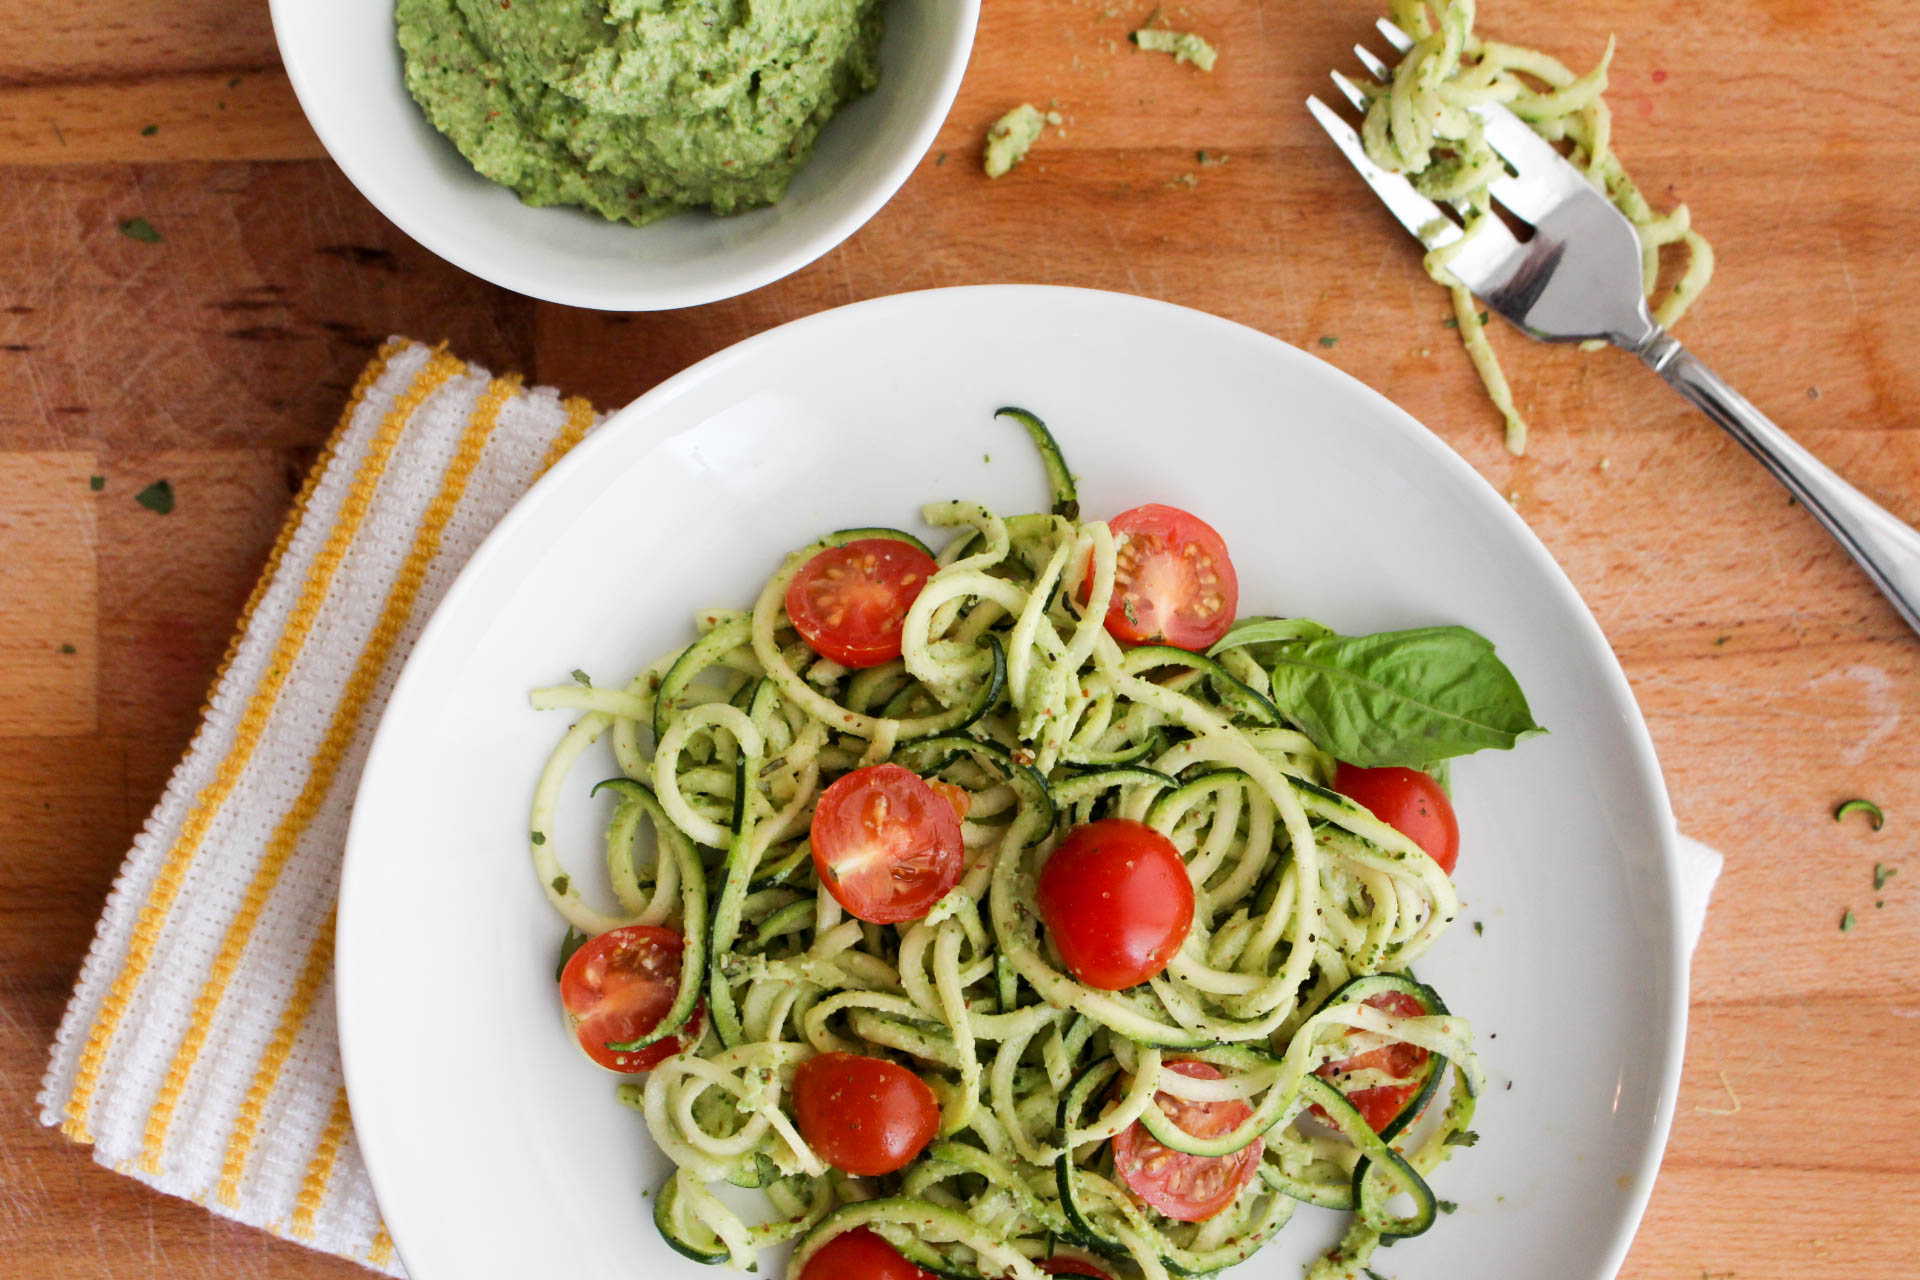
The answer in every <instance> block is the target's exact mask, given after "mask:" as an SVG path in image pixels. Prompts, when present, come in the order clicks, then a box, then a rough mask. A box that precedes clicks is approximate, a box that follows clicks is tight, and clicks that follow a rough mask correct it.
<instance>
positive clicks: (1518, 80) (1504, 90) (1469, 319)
mask: <svg viewBox="0 0 1920 1280" xmlns="http://www.w3.org/2000/svg"><path fill="white" fill-rule="evenodd" d="M1474 9H1475V0H1392V13H1393V21H1394V24H1395V25H1396V26H1398V27H1399V28H1400V29H1401V30H1402V31H1404V32H1406V33H1407V35H1409V36H1411V37H1412V38H1413V40H1414V46H1413V48H1412V49H1411V50H1410V51H1409V52H1408V53H1407V54H1406V55H1405V56H1404V57H1403V58H1402V59H1401V60H1400V62H1399V64H1398V65H1397V66H1396V67H1395V68H1394V69H1393V79H1392V82H1391V83H1390V84H1388V85H1386V86H1383V87H1380V88H1374V87H1373V86H1362V88H1363V91H1367V92H1368V93H1369V99H1370V100H1369V102H1368V104H1367V116H1366V121H1365V123H1364V124H1363V126H1362V128H1361V138H1362V141H1363V142H1364V143H1365V145H1366V149H1367V154H1368V156H1370V157H1371V158H1372V159H1373V161H1374V163H1376V164H1378V165H1380V166H1381V167H1382V168H1384V169H1387V170H1389V171H1391V172H1394V173H1402V174H1405V175H1406V176H1407V178H1408V179H1409V180H1410V181H1411V182H1412V183H1413V185H1414V188H1415V189H1416V190H1418V191H1419V192H1420V193H1421V194H1422V195H1424V196H1426V197H1428V198H1429V199H1431V200H1436V201H1441V202H1444V203H1448V204H1451V205H1452V206H1453V207H1454V208H1455V209H1456V210H1458V211H1459V213H1460V215H1461V218H1462V220H1463V221H1464V223H1465V225H1466V229H1467V237H1466V239H1461V240H1456V241H1454V242H1453V243H1452V244H1450V245H1447V246H1445V247H1444V248H1440V249H1436V250H1434V251H1433V252H1432V253H1429V254H1428V255H1427V259H1426V267H1427V272H1428V274H1430V275H1431V276H1432V277H1433V278H1434V280H1436V281H1437V282H1439V283H1440V284H1442V285H1444V286H1446V287H1447V289H1448V290H1449V291H1450V293H1451V294H1452V299H1453V322H1454V324H1455V325H1457V326H1458V328H1459V331H1460V340H1461V342H1462V343H1464V344H1465V346H1466V350H1467V354H1468V356H1469V357H1470V358H1471V359H1472V361H1473V366H1474V369H1475V371H1476V372H1477V373H1479V375H1480V380H1481V382H1482V384H1483V385H1484V386H1485V387H1486V389H1487V395H1488V397H1489V398H1490V399H1491V400H1492V401H1493V403H1494V406H1495V407H1496V408H1498V409H1499V410H1500V415H1501V417H1502V418H1503V419H1505V421H1506V435H1507V448H1508V450H1510V451H1511V452H1513V453H1514V454H1520V453H1524V452H1525V451H1526V445H1527V423H1526V420H1525V419H1524V418H1523V417H1522V416H1521V414H1520V411H1519V409H1518V408H1517V407H1516V406H1515V404H1514V400H1513V390H1512V387H1511V386H1510V385H1509V383H1508V382H1507V376H1506V373H1505V371H1504V370H1503V369H1502V368H1501V367H1500V360H1499V357H1498V356H1497V355H1496V354H1495V353H1494V349H1493V345H1492V343H1490V342H1489V341H1488V340H1487V335H1486V331H1485V328H1486V327H1485V325H1484V324H1483V323H1482V321H1481V319H1480V315H1481V314H1482V313H1481V312H1480V310H1479V308H1478V306H1477V305H1476V304H1475V302H1474V299H1473V295H1472V294H1471V293H1470V292H1468V290H1467V289H1466V288H1465V287H1464V286H1462V285H1461V284H1460V282H1459V281H1458V280H1456V279H1454V278H1453V276H1452V275H1451V273H1449V272H1448V270H1447V263H1448V261H1450V260H1451V259H1452V258H1453V256H1454V255H1455V254H1457V253H1459V252H1460V250H1461V247H1462V246H1463V245H1464V244H1465V243H1466V242H1467V239H1471V237H1472V236H1473V234H1474V232H1475V230H1476V229H1477V228H1479V227H1481V226H1483V225H1485V222H1486V220H1487V219H1488V218H1489V217H1492V216H1494V215H1493V212H1492V209H1493V197H1492V195H1491V194H1490V193H1489V191H1488V187H1489V185H1490V184H1491V183H1492V182H1493V181H1495V180H1496V179H1498V178H1500V177H1501V176H1503V174H1504V172H1505V170H1504V169H1503V167H1502V163H1501V160H1500V157H1499V156H1498V155H1497V154H1496V153H1495V152H1494V150H1493V148H1492V147H1490V146H1488V145H1487V142H1486V139H1485V138H1484V137H1483V136H1482V132H1481V128H1480V123H1479V121H1478V120H1476V119H1475V118H1474V116H1473V114H1472V112H1471V111H1470V110H1468V108H1470V107H1473V106H1476V105H1478V104H1480V103H1486V102H1497V103H1500V104H1502V105H1503V106H1505V107H1506V108H1507V109H1508V110H1510V111H1512V112H1513V113H1514V114H1515V115H1517V116H1519V117H1520V118H1521V119H1522V120H1524V121H1526V122H1527V123H1528V124H1529V125H1531V126H1532V127H1533V129H1534V131H1535V132H1536V133H1538V134H1539V135H1540V136H1541V137H1543V138H1545V139H1547V141H1549V142H1554V143H1565V144H1566V151H1567V157H1568V159H1570V160H1571V161H1572V162H1573V163H1574V164H1575V165H1576V166H1577V167H1578V168H1579V169H1580V170H1581V171H1582V172H1584V173H1585V174H1586V175H1587V177H1588V179H1589V180H1590V181H1591V182H1592V183H1593V184H1594V185H1595V186H1596V187H1599V188H1600V189H1601V190H1602V191H1604V192H1605V193H1606V195H1607V197H1608V199H1610V200H1611V201H1612V202H1613V205H1614V207H1615V208H1617V209H1618V210H1620V212H1621V213H1622V214H1624V215H1625V216H1626V219H1627V221H1628V222H1630V223H1632V224H1633V228H1634V231H1635V232H1636V233H1637V234H1638V235H1639V237H1640V272H1641V287H1642V289H1643V290H1644V291H1645V293H1646V295H1647V299H1648V301H1649V303H1652V304H1653V318H1654V319H1655V321H1657V322H1658V323H1659V324H1660V325H1661V326H1662V327H1665V328H1672V327H1673V326H1674V325H1675V324H1677V323H1679V321H1680V318H1681V317H1682V316H1684V315H1685V314H1686V312H1687V309H1688V308H1689V307H1691V306H1692V305H1693V303H1694V301H1695V300H1696V299H1698V298H1699V296H1700V295H1701V293H1703V292H1704V291H1705V290H1706V287H1707V282H1708V281H1709V280H1711V279H1712V278H1713V262H1714V259H1713V246H1712V245H1711V244H1709V243H1708V242H1707V239H1706V237H1705V236H1703V235H1701V234H1700V233H1699V232H1698V231H1695V230H1694V229H1693V222H1692V217H1691V215H1690V214H1689V213H1688V211H1687V206H1686V205H1684V204H1681V205H1677V206H1675V207H1674V208H1673V209H1672V210H1671V211H1670V212H1668V213H1664V214H1661V213H1656V212H1654V209H1653V206H1652V205H1651V204H1649V203H1648V201H1647V198H1646V196H1645V195H1644V194H1643V193H1642V192H1641V190H1640V188H1639V186H1638V185H1636V184H1635V183H1634V181H1633V179H1632V178H1631V177H1630V176H1629V175H1628V173H1627V170H1626V167H1625V166H1624V165H1622V164H1621V162H1620V157H1619V156H1618V155H1617V154H1616V153H1615V152H1614V150H1613V112H1612V109H1611V108H1610V107H1608V105H1607V101H1606V98H1605V96H1604V95H1605V93H1606V90H1607V73H1608V70H1609V68H1610V67H1611V65H1612V63H1613V53H1614V45H1613V41H1612V40H1609V41H1608V42H1607V50H1606V53H1605V54H1603V55H1602V56H1601V59H1600V64H1599V65H1598V66H1596V67H1595V68H1594V69H1593V70H1592V71H1589V72H1587V73H1586V74H1585V75H1575V74H1574V73H1573V72H1572V71H1571V70H1569V69H1568V68H1567V67H1566V66H1565V65H1564V64H1562V63H1561V62H1559V61H1558V60H1557V59H1555V58H1551V57H1549V56H1547V55H1546V54H1544V53H1539V52H1536V51H1535V50H1532V49H1525V48H1521V47H1520V46H1518V45H1511V44H1503V43H1501V42H1500V41H1498V40H1485V39H1482V38H1481V37H1480V36H1478V35H1476V34H1474V31H1473V22H1474ZM1669 247H1675V248H1678V249H1681V250H1684V252H1685V255H1686V257H1685V266H1684V267H1683V268H1682V270H1681V272H1680V275H1679V277H1678V278H1677V279H1676V280H1675V281H1674V283H1673V286H1672V288H1671V289H1669V290H1668V291H1667V293H1666V295H1665V296H1664V297H1661V298H1659V299H1658V300H1657V301H1656V299H1655V295H1656V294H1657V293H1658V291H1659V280H1660V259H1661V251H1662V250H1664V249H1667V248H1669ZM1603 345H1605V344H1604V343H1590V344H1587V346H1586V349H1587V350H1596V349H1598V347H1600V346H1603Z"/></svg>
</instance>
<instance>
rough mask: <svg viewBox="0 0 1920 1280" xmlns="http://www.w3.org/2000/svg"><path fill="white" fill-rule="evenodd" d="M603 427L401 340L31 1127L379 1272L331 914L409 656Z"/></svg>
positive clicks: (331, 463)
mask: <svg viewBox="0 0 1920 1280" xmlns="http://www.w3.org/2000/svg"><path fill="white" fill-rule="evenodd" d="M596 421H597V419H596V417H595V414H594V410H593V407H592V406H591V405H590V404H588V403H587V402H586V401H584V400H578V399H572V400H563V399H561V398H560V397H559V396H558V395H556V394H555V393H553V392H552V391H548V390H534V391H529V390H526V389H525V388H523V387H522V386H521V385H520V382H519V380H518V379H517V378H515V377H511V376H509V377H502V378H493V377H490V376H489V375H488V374H487V373H486V371H485V370H482V369H476V368H473V367H472V366H470V365H466V364H463V363H462V362H461V361H459V360H457V359H455V358H454V357H453V356H451V355H449V354H448V353H447V352H446V351H444V350H435V349H433V348H430V347H426V346H422V345H420V344H418V343H414V342H408V341H405V340H401V339H395V340H393V341H391V342H389V343H388V344H387V346H386V347H385V348H383V349H382V350H381V352H380V354H379V356H378V358H377V359H375V360H374V362H373V363H372V364H371V365H370V366H369V367H368V368H367V370H366V372H365V374H363V375H362V377H361V379H360V381H359V384H358V385H357V386H356V387H355V388H354V392H353V397H352V400H351V401H350V402H349V404H348V406H347V409H346V413H345V415H344V416H343V418H342V420H341V423H340V426H339V428H338V429H337V430H336V432H335V433H334V437H333V439H332V440H331V441H330V442H329V444H328V446H327V449H326V451H325V452H324V453H323V454H322V455H321V457H320V459H319V461H318V462H317V463H316V464H315V466H314V468H313V471H312V474H311V475H310V476H309V477H308V478H307V482H306V486H305V488H304V489H303V490H302V491H301V494H300V497H299V499H298V501H297V503H296V504H295V507H294V510H293V514H292V515H291V517H289V519H288V521H287V524H286V527H285V528H284V529H283V530H282V532H281V534H280V538H279V541H278V543H277V544H276V545H275V546H274V549H273V554H272V557H271V558H270V559H269V560H268V562H267V568H266V571H265V573H264V574H263V576H262V578H261V580H260V584H259V586H258V587H256V588H255V590H254V594H253V598H252V599H251V600H250V601H249V602H248V604H247V610H246V613H245V615H244V616H243V617H242V619H241V623H240V628H239V632H238V635H237V636H236V638H235V640H234V642H233V644H232V647H231V648H230V649H229V650H228V653H227V658H226V662H225V664H224V666H223V667H222V669H221V672H220V675H219V677H218V679H217V681H216V683H215V685H214V689H213V693H212V695H211V697H210V699H209V702H208V706H207V709H206V712H205V718H204V721H203V723H202V724H201V727H200V730H199V732H198V733H197V734H196V735H195V737H194V740H193V745H192V747H191V748H190V749H189V751H188V753H187V756H186V759H185V760H183V761H182V762H181V764H180V766H179V768H177V769H176V770H175V771H174V773H173V777H172V779H171V780H170V781H169V782H168V784H167V789H166V792H165V794H164V795H163V796H162V797H161V799H160V802H159V804H158V805H157V806H156V807H155V809H154V811H153V813H152V815H151V816H150V817H149V818H148V819H147V822H146V826H145V828H144V829H143V830H142V831H141V833H140V834H139V836H138V837H136V838H135V840H134V847H133V851H132V852H131V853H130V854H128V856H127V860H126V863H125V865H124V866H123V867H122V868H121V870H120V875H119V878H118V879H117V880H116V881H115V883H114V887H113V893H112V896H111V897H110V898H109V899H108V901H107V906H106V911H105V914H104V915H103V916H102V917H101V920H100V925H99V928H98V930H97V932H96V934H95V936H94V940H93V946H92V948H91V949H90V950H89V951H88V953H87V958H86V963H85V965H84V967H83V968H82V970H81V973H80V981H79V985H78V987H77V989H76V990H75V991H74V994H73V999H72V1001H71V1003H69V1004H68V1006H67V1012H66V1016H65V1018H64V1019H63V1020H62V1022H61V1024H60V1032H59V1037H58V1039H57V1040H56V1042H55V1044H54V1047H53V1056H52V1063H51V1065H50V1066H49V1067H48V1070H47V1076H46V1081H45V1084H44V1086H43V1088H42V1091H41V1094H40V1107H41V1118H42V1120H43V1121H44V1122H45V1123H47V1124H49V1125H58V1126H59V1127H60V1128H61V1129H62V1130H63V1131H64V1132H66V1133H67V1134H68V1135H69V1136H70V1137H72V1138H74V1139H75V1140H76V1141H79V1142H85V1143H91V1144H93V1149H94V1158H95V1159H96V1160H98V1161H99V1162H100V1163H101V1164H104V1165H107V1166H108V1167H109V1168H113V1169H117V1170H119V1171H120V1172H122V1173H127V1174H131V1175H132V1176H134V1177H136V1178H139V1179H141V1180H142V1181H144V1182H148V1183H151V1184H152V1185H153V1186H156V1187H158V1188H160V1189H161V1190H162V1191H166V1192H170V1193H172V1194H174V1195H178V1196H185V1197H188V1198H191V1199H194V1200H197V1201H199V1202H200V1203H202V1204H204V1205H206V1206H207V1207H208V1208H210V1209H212V1210H213V1211H214V1212H216V1213H219V1214H223V1215H225V1216H227V1217H231V1218H237V1219H239V1220H240V1221H242V1222H247V1223H251V1224H253V1225H255V1226H260V1227H264V1228H266V1229H267V1230H269V1231H272V1232H274V1233H275V1234H277V1235H281V1236H285V1237H288V1238H290V1239H293V1240H297V1241H300V1242H301V1243H304V1244H308V1245H311V1246H313V1247H314V1248H317V1249H324V1250H326V1251H328V1252H330V1253H335V1254H339V1255H341V1256H343V1257H347V1258H351V1259H354V1260H355V1261H358V1262H361V1263H364V1264H366V1265H368V1266H370V1267H373V1268H375V1269H377V1270H380V1271H384V1272H386V1273H387V1274H389V1275H394V1276H398V1275H401V1274H403V1273H402V1271H401V1269H400V1265H399V1260H398V1259H397V1258H396V1257H395V1254H394V1250H393V1244H392V1241H391V1240H390V1239H389V1238H388V1236H387V1233H386V1230H385V1229H384V1227H383V1226H382V1225H381V1221H380V1214H379V1210H378V1208H377V1207H376V1206H375V1204H374V1201H373V1194H372V1190H371V1188H370V1186H369V1185H368V1181H367V1175H366V1171H365V1169H364V1167H363V1166H362V1165H361V1162H360V1158H359V1153H358V1150H357V1149H356V1146H355V1143H354V1137H353V1126H352V1123H351V1121H350V1119H349V1117H348V1114H347V1098H346V1093H345V1090H344V1088H343V1086H342V1083H341V1074H340V1056H339V1050H338V1045H337V1040H336V1036H335V1031H334V1019H333V909H334V899H335V893H336V890H337V887H338V883H339V875H340V858H341V851H342V848H343V847H344V844H345V839H346V830H347V815H348V812H349V810H350V809H351V807H352V803H353V795H354V790H355V787H356V785H357V784H358V782H359V778H360V768H361V765H362V762H363V761H364V760H365V758H366V752H367V747H368V745H369V743H370V742H371V740H372V737H373V731H374V727H375V725H376V724H377V723H378V721H379V718H380V711H381V708H382V707H383V706H384V705H385V702H386V698H387V694H388V692H389V691H390V690H391V689H392V687H393V682H394V679H395V677H397V676H398V674H399V672H400V667H401V665H402V664H403V663H404V662H405V661H406V657H407V653H408V651H409V650H410V649H411V647H412V645H413V642H414V639H415V637H416V636H417V635H418V634H419V632H420V628H421V626H422V625H423V624H424V623H425V622H426V620H427V617H428V615H430V614H431V613H432V612H433V608H434V606H435V605H436V604H437V603H438V602H439V600H440V597H441V596H442V595H443V594H444V593H445V592H446V589H447V587H448V586H449V585H450V584H451V583H452V581H453V578H454V575H455V574H456V573H457V572H458V571H459V569H460V567H461V565H463V564H464V563H465V562H466V560H467V557H468V556H469V555H471V554H472V553H473V551H474V549H475V548H476V547H477V546H478V545H479V544H480V541H481V539H482V538H484V537H485V536H486V534H487V532H488V531H489V530H490V529H492V528H493V526H494V524H495V523H496V522H497V521H498V520H499V519H500V517H501V516H502V515H504V514H505V513H506V511H507V508H508V507H510V506H512V505H513V503H514V502H515V500H517V499H518V498H519V497H520V495H521V494H522V493H524V492H525V491H526V489H527V487H528V486H529V485H531V484H532V483H533V481H534V480H535V479H536V478H537V477H538V476H539V475H540V474H541V472H543V471H545V470H546V469H547V467H549V466H551V465H552V464H553V462H554V461H555V460H556V459H558V458H559V457H560V455H561V454H563V453H565V452H566V451H567V450H568V449H569V448H570V447H572V445H573V444H574V443H576V442H577V441H578V440H579V439H580V438H581V437H582V436H583V435H585V434H586V432H587V430H588V429H589V428H590V427H592V426H593V425H594V423H595V422H596Z"/></svg>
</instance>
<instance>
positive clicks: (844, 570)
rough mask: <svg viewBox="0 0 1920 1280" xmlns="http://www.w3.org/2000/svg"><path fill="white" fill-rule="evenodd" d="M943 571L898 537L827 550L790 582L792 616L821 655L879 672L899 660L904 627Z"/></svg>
mask: <svg viewBox="0 0 1920 1280" xmlns="http://www.w3.org/2000/svg"><path fill="white" fill-rule="evenodd" d="M939 567H940V566H939V565H937V564H935V563H934V562H933V557H932V556H930V555H928V554H927V553H926V552H924V551H922V550H921V549H920V548H918V547H916V546H914V545H913V544H912V543H911V542H902V541H900V540H899V539H898V538H862V539H860V540H859V541H858V542H849V543H847V544H846V545H845V546H843V547H828V548H827V549H826V550H825V551H822V552H820V553H819V554H817V555H815V556H814V557H813V559H811V560H809V561H807V562H806V563H805V564H803V565H801V566H800V571H799V572H798V573H796V574H794V575H793V580H792V581H791V582H789V583H788V584H787V617H789V618H791V619H792V620H793V625H794V629H795V630H797V631H798V632H799V633H800V635H801V636H802V638H804V639H805V640H806V642H807V643H808V644H809V645H811V646H813V651H814V652H815V653H818V654H820V655H821V656H822V657H827V658H832V659H833V660H834V661H835V662H838V663H839V664H841V665H842V666H846V667H877V666H879V665H880V664H881V663H883V662H891V661H893V660H894V659H895V658H897V657H899V656H900V624H901V623H903V622H905V621H906V618H907V610H908V609H910V608H912V607H913V602H914V600H915V598H916V597H918V596H919V594H920V592H921V590H922V589H923V588H924V587H925V586H926V585H927V579H928V578H931V577H932V576H933V575H934V572H935V571H936V570H937V569H939Z"/></svg>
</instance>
